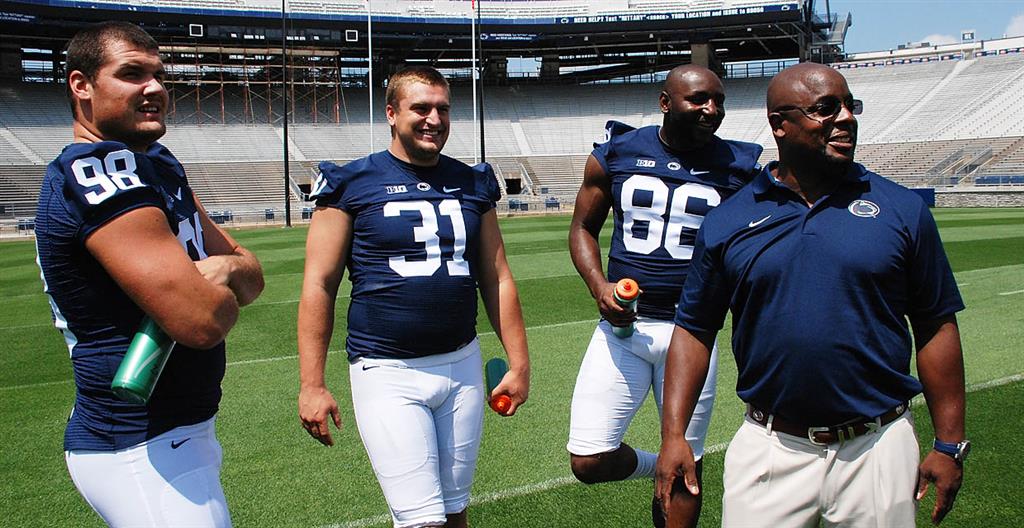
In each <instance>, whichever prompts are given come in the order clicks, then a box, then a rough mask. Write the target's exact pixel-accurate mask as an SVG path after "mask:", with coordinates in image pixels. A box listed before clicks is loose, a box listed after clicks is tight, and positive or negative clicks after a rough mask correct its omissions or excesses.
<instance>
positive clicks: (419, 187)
mask: <svg viewBox="0 0 1024 528" xmlns="http://www.w3.org/2000/svg"><path fill="white" fill-rule="evenodd" d="M386 99H387V106H386V113H387V119H388V123H389V124H390V125H391V145H390V147H389V148H388V149H387V150H385V151H383V152H377V153H375V154H371V155H370V156H367V157H365V158H362V159H359V160H356V161H353V162H351V163H348V164H346V165H345V166H342V167H339V166H337V165H335V164H333V163H329V162H324V163H321V164H320V170H321V173H320V177H319V178H318V180H317V182H316V183H315V185H314V189H313V193H312V198H313V199H314V200H316V204H317V207H316V210H315V211H314V213H313V219H312V222H311V224H310V228H309V235H308V239H307V241H306V268H305V276H304V280H303V285H302V296H301V300H300V302H299V320H298V344H299V377H300V391H299V417H300V418H301V420H302V425H303V427H304V428H305V429H306V431H307V432H308V433H309V434H310V435H311V436H312V437H313V438H315V439H316V440H318V441H319V442H321V443H323V444H324V445H328V446H330V445H332V444H333V443H334V440H333V438H332V436H331V432H330V429H329V423H328V422H329V421H333V422H334V425H335V426H336V427H341V419H340V417H339V412H338V404H337V402H336V401H335V399H334V396H333V395H332V394H331V393H330V391H329V390H328V389H327V386H326V382H325V379H324V367H325V364H326V359H327V348H328V345H329V343H330V341H331V335H332V333H333V330H334V306H335V299H336V297H337V293H338V285H339V283H340V282H341V279H342V274H343V272H344V269H345V268H346V267H347V268H348V269H349V273H350V275H349V278H350V280H351V282H352V295H351V302H350V304H349V310H348V338H347V340H346V349H347V352H348V360H349V373H350V379H351V386H352V404H353V407H354V409H355V418H356V425H357V426H358V428H359V434H360V436H361V438H362V440H363V445H364V446H365V447H366V451H367V453H368V455H369V458H370V463H371V465H372V466H373V469H374V472H375V473H376V475H377V480H378V481H379V482H380V485H381V488H382V490H383V492H384V498H385V499H386V500H387V503H388V507H389V508H390V510H391V516H392V518H393V520H394V525H395V526H397V527H414V526H416V527H418V526H448V527H464V526H466V524H467V523H466V506H467V505H468V504H469V492H470V487H471V485H472V482H473V473H474V471H475V469H476V460H477V453H478V450H479V445H480V434H481V429H482V425H483V406H484V396H485V395H484V389H483V373H482V371H483V367H482V364H481V357H480V344H479V342H478V340H477V336H476V328H475V325H476V315H477V314H476V307H477V301H476V296H477V290H478V289H479V292H480V296H481V298H482V299H483V303H484V308H485V310H486V311H487V316H488V318H489V319H490V322H491V325H492V326H493V327H494V330H495V332H496V333H497V335H498V338H499V339H500V340H501V343H502V346H503V347H504V348H505V352H506V354H507V355H508V360H509V361H508V362H509V366H510V369H509V372H508V373H507V374H506V375H505V377H504V378H503V380H502V381H501V383H499V384H498V386H497V387H496V388H495V389H494V393H495V394H496V395H501V394H505V395H508V396H509V397H510V398H511V400H512V406H511V409H509V414H514V413H515V412H516V410H517V409H518V407H519V406H520V405H522V404H523V402H525V401H526V398H527V393H528V391H529V384H530V365H529V358H528V355H527V348H526V332H525V329H524V326H523V316H522V312H521V310H520V306H519V296H518V293H517V290H516V286H515V283H514V282H513V280H512V274H511V272H510V270H509V266H508V262H507V260H506V258H505V249H504V243H503V241H502V238H501V232H500V231H499V229H498V220H497V215H496V214H495V211H494V207H495V202H496V201H497V200H498V198H499V196H500V193H499V189H498V182H497V179H496V178H495V176H494V173H493V172H492V171H491V169H490V167H489V166H487V165H486V164H482V165H480V166H477V167H469V166H467V165H465V164H463V163H461V162H459V161H457V160H454V159H452V158H449V157H447V156H444V155H442V154H441V149H442V148H443V147H444V144H445V141H446V140H447V138H448V129H449V117H448V113H449V109H450V102H449V90H448V82H447V81H446V80H445V78H444V77H443V76H442V75H441V74H440V73H438V72H437V71H436V70H434V69H433V68H430V67H422V66H415V67H408V68H406V69H403V70H401V71H399V72H397V73H395V74H394V75H393V76H392V77H391V78H390V79H389V81H388V88H387V93H386Z"/></svg>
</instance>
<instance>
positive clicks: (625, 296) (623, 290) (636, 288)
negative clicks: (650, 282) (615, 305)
mask: <svg viewBox="0 0 1024 528" xmlns="http://www.w3.org/2000/svg"><path fill="white" fill-rule="evenodd" d="M615 295H618V296H619V298H620V299H622V300H623V301H632V300H633V299H636V298H637V296H638V295H640V285H639V284H637V283H636V281H635V280H633V279H622V280H620V281H619V282H618V283H616V284H615Z"/></svg>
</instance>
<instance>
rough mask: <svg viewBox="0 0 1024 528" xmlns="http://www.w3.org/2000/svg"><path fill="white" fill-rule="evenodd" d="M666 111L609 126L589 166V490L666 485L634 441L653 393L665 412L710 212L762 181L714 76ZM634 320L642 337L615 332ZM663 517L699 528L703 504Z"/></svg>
mask: <svg viewBox="0 0 1024 528" xmlns="http://www.w3.org/2000/svg"><path fill="white" fill-rule="evenodd" d="M658 102H659V105H660V108H661V112H662V114H663V116H664V117H663V121H662V125H661V126H660V127H658V126H648V127H643V128H640V129H634V128H633V127H630V126H628V125H624V124H622V123H618V122H615V121H610V122H609V123H608V127H607V130H606V131H605V141H604V142H602V143H599V144H596V145H595V148H594V151H593V154H592V155H591V156H590V158H589V159H588V160H587V165H586V168H585V169H584V171H585V172H584V175H583V185H582V186H581V188H580V191H579V194H578V195H577V197H576V209H575V211H574V213H573V219H572V225H571V227H570V229H569V250H570V254H571V255H572V260H573V263H574V264H575V265H576V269H577V271H578V272H579V274H580V276H581V277H582V278H583V280H584V281H585V282H586V284H587V287H588V288H589V289H590V293H591V295H592V296H593V297H594V299H595V300H596V301H597V308H598V311H599V312H600V314H601V318H602V321H601V322H600V323H599V324H598V327H597V330H596V331H595V332H594V336H593V338H592V339H591V341H590V346H589V347H588V348H587V352H586V355H585V356H584V359H583V364H582V365H581V366H580V372H579V376H578V377H577V380H576V388H575V391H574V393H573V399H572V411H571V418H570V422H571V423H570V431H569V443H568V446H567V447H568V450H569V459H570V463H571V466H572V471H573V474H575V475H576V477H577V478H578V479H579V480H580V481H582V482H585V483H597V482H608V481H613V480H624V479H632V478H648V479H649V478H653V477H654V469H655V461H656V459H657V455H656V454H655V453H651V452H647V451H642V450H639V449H634V448H632V447H630V446H629V445H627V444H625V443H623V442H622V438H623V436H624V435H625V433H626V428H627V427H628V426H629V423H630V422H631V421H632V419H633V416H634V415H635V414H636V412H637V410H638V409H639V408H640V405H641V404H642V403H643V401H644V399H646V397H647V393H648V391H650V390H652V389H653V392H654V400H655V402H656V403H657V406H658V410H659V411H660V410H661V401H662V399H661V396H662V394H661V392H662V384H663V379H664V374H665V357H666V353H667V350H668V344H669V341H670V339H671V337H672V329H673V326H674V325H673V322H672V321H673V318H674V316H675V303H676V301H677V300H678V299H679V292H680V291H681V290H682V286H683V282H684V280H685V279H686V272H687V270H688V269H689V265H690V258H691V255H692V254H693V242H694V239H695V236H696V233H697V229H698V228H699V227H700V224H701V222H702V221H703V219H704V215H705V214H706V213H707V212H708V211H709V210H711V209H712V208H714V207H715V206H717V205H718V204H719V203H720V202H721V201H723V200H724V199H725V198H727V197H729V196H730V195H732V194H733V193H734V192H736V190H738V189H739V188H740V187H741V186H743V185H744V184H746V183H747V182H748V181H750V179H751V178H752V177H753V176H754V174H756V171H757V169H758V166H757V158H758V156H760V154H761V150H762V149H761V147H760V146H759V145H754V144H751V143H743V142H739V141H727V140H723V139H719V138H718V137H717V136H716V135H715V132H716V131H717V130H718V127H719V126H720V125H721V124H722V119H723V118H724V117H725V106H724V105H725V92H724V88H723V87H722V82H721V81H720V80H719V79H718V76H716V75H715V74H714V73H713V72H711V71H710V70H708V69H706V68H702V67H699V66H693V65H687V66H680V67H677V68H675V69H673V70H672V71H671V72H669V74H668V77H667V79H666V80H665V85H664V89H663V91H662V92H661V94H660V95H659V99H658ZM609 209H611V210H612V211H613V212H614V219H615V231H614V233H613V234H612V240H611V248H610V251H609V253H608V274H607V276H606V275H605V273H604V271H603V270H602V266H601V253H600V248H599V246H598V237H599V235H600V233H601V227H602V226H603V225H604V222H605V219H606V218H607V217H608V211H609ZM622 278H631V279H634V280H636V281H637V282H638V283H639V286H640V289H641V291H642V292H643V293H642V294H641V295H640V297H639V305H638V307H637V310H636V312H633V311H632V310H626V309H624V308H623V307H622V306H621V305H620V304H619V303H618V302H616V300H615V296H614V291H615V283H616V282H617V281H618V280H619V279H622ZM634 321H635V322H636V331H635V332H634V333H633V335H632V336H630V337H626V338H620V337H617V336H616V335H615V334H614V333H613V332H612V327H613V326H627V325H629V324H630V323H631V322H634ZM712 365H714V363H713V362H712ZM713 369H714V367H713V366H712V371H711V372H710V373H709V374H708V381H707V384H706V385H705V386H704V389H703V391H702V393H701V399H700V403H699V404H698V411H697V412H695V413H694V416H693V419H692V420H691V421H690V424H689V428H688V430H687V432H686V438H687V440H689V441H690V442H691V444H692V445H693V446H694V452H695V453H696V456H697V457H698V467H700V466H699V457H700V456H701V454H702V451H703V444H704V437H705V435H706V433H707V428H708V423H709V421H710V419H711V407H712V404H713V403H714V397H715V373H714V370H713ZM663 509H664V510H667V522H668V524H669V525H671V526H693V525H695V524H696V521H697V516H698V514H699V513H700V496H699V495H697V496H692V495H690V494H688V493H676V494H674V495H673V500H672V504H670V505H664V507H659V506H658V505H657V504H655V505H654V507H652V512H651V513H652V516H653V521H654V524H655V525H656V526H660V525H662V524H663V523H665V522H666V516H665V513H666V512H664V511H663Z"/></svg>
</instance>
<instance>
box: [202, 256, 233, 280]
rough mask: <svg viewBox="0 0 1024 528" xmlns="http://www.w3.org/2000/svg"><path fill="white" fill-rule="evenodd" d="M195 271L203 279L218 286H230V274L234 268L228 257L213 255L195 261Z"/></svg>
mask: <svg viewBox="0 0 1024 528" xmlns="http://www.w3.org/2000/svg"><path fill="white" fill-rule="evenodd" d="M195 265H196V269H198V270H199V273H201V274H202V275H203V278H204V279H206V280H208V281H210V282H212V283H213V284H216V285H218V286H228V287H230V286H231V272H232V269H233V268H234V265H233V263H232V262H231V257H230V256H228V255H213V256H210V257H206V258H204V259H203V260H197V261H195Z"/></svg>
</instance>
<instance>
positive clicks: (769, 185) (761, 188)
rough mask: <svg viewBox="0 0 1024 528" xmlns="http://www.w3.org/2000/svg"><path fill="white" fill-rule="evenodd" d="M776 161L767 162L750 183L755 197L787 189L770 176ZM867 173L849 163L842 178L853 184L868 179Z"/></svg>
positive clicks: (863, 169) (865, 170)
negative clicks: (775, 190) (774, 190)
mask: <svg viewBox="0 0 1024 528" xmlns="http://www.w3.org/2000/svg"><path fill="white" fill-rule="evenodd" d="M778 165H779V162H778V161H772V162H769V163H768V164H767V165H765V166H764V167H763V168H762V169H761V173H760V174H758V175H757V176H756V177H755V178H754V181H752V182H750V187H751V189H752V190H753V191H754V195H755V196H762V195H764V194H767V193H768V192H769V191H771V190H772V189H773V188H776V187H778V188H782V189H787V190H788V189H789V188H788V187H786V186H785V185H783V184H782V183H780V182H779V181H778V180H776V179H775V177H774V176H772V171H773V170H775V168H776V167H778ZM869 174H870V173H869V172H868V170H867V169H865V168H864V166H863V165H861V164H860V163H851V164H850V168H849V170H847V171H846V175H845V177H844V178H843V179H844V180H845V181H846V182H847V183H854V182H865V181H868V179H869Z"/></svg>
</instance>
